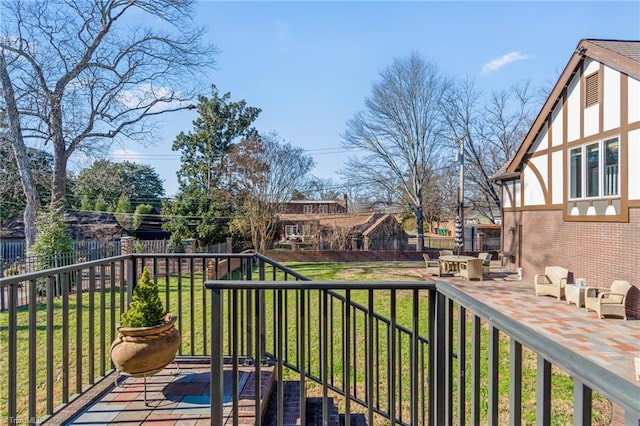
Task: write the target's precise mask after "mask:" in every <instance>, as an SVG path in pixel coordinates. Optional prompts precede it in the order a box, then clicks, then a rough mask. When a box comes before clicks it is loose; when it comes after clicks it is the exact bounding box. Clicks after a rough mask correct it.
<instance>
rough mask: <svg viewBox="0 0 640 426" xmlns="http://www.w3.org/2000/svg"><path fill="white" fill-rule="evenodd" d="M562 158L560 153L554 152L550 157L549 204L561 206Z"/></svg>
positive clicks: (562, 197)
mask: <svg viewBox="0 0 640 426" xmlns="http://www.w3.org/2000/svg"><path fill="white" fill-rule="evenodd" d="M563 166H564V156H563V155H562V151H556V152H554V153H553V154H552V156H551V202H552V203H553V204H562V203H563V202H564V175H563V173H562V171H563V170H564V167H563Z"/></svg>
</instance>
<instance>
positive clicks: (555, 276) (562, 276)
mask: <svg viewBox="0 0 640 426" xmlns="http://www.w3.org/2000/svg"><path fill="white" fill-rule="evenodd" d="M568 276H569V271H568V270H567V269H565V268H563V267H561V266H547V267H546V268H544V274H536V275H535V276H534V277H533V285H534V286H535V290H536V296H544V295H548V296H555V297H557V298H558V300H560V299H562V298H563V297H564V287H565V285H567V277H568Z"/></svg>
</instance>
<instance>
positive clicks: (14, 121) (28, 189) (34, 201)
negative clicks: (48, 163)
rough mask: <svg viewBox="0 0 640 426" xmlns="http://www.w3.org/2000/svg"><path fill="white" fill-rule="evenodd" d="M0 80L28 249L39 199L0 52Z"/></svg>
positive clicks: (32, 236)
mask: <svg viewBox="0 0 640 426" xmlns="http://www.w3.org/2000/svg"><path fill="white" fill-rule="evenodd" d="M0 82H1V83H2V95H3V97H4V100H5V104H6V108H7V118H8V120H9V134H10V136H11V137H10V139H9V143H10V144H11V147H12V149H13V154H14V156H15V158H16V163H17V166H18V173H19V175H20V182H21V183H22V190H23V192H24V195H25V199H26V203H27V205H26V207H25V209H24V214H23V220H24V238H25V242H26V245H27V250H28V249H29V248H31V246H33V244H34V243H35V241H36V233H37V229H36V215H37V214H38V210H39V209H40V200H39V199H38V193H37V190H36V186H35V184H34V182H33V176H32V175H31V168H30V167H29V156H28V154H27V147H26V146H25V144H24V139H23V137H22V127H20V115H19V113H18V106H17V104H16V99H15V94H14V92H13V86H12V84H11V77H10V76H9V72H8V71H7V63H6V62H5V59H4V55H2V54H0Z"/></svg>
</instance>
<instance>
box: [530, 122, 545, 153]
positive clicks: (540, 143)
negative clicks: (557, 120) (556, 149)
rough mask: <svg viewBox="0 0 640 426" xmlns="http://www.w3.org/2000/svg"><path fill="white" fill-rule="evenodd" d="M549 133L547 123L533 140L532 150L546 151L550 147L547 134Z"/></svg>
mask: <svg viewBox="0 0 640 426" xmlns="http://www.w3.org/2000/svg"><path fill="white" fill-rule="evenodd" d="M548 135H549V131H548V130H547V125H546V124H545V125H544V126H543V127H542V129H541V130H540V134H539V135H538V137H537V138H536V140H535V141H533V145H532V146H531V149H530V151H531V152H539V151H544V150H546V149H547V148H549V145H548V142H547V136H548Z"/></svg>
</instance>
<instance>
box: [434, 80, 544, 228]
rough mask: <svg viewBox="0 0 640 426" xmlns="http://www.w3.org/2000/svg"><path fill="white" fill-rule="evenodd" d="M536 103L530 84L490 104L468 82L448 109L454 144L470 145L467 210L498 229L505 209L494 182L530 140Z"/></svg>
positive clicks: (452, 94) (452, 95) (456, 89)
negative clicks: (477, 213) (472, 211)
mask: <svg viewBox="0 0 640 426" xmlns="http://www.w3.org/2000/svg"><path fill="white" fill-rule="evenodd" d="M535 99H536V98H535V97H534V96H533V95H532V93H531V89H530V85H529V82H528V81H525V82H521V83H519V84H516V85H513V86H512V87H510V88H509V89H508V90H503V91H500V92H494V93H492V95H491V96H490V98H489V100H488V101H484V100H483V98H482V92H481V91H480V90H478V89H477V88H476V85H475V82H474V81H473V80H472V79H465V80H462V81H458V82H457V83H455V84H454V86H453V88H452V90H451V91H449V92H448V93H447V95H446V97H445V101H444V102H443V103H442V108H443V112H444V117H445V121H446V123H447V132H448V139H449V140H451V141H455V140H458V139H460V140H462V141H463V142H462V143H464V157H465V161H466V166H465V180H466V182H467V183H468V189H469V191H468V192H467V194H468V196H467V197H466V198H467V200H466V201H465V204H466V205H470V206H471V207H472V208H473V210H475V211H477V212H479V213H480V214H482V215H484V216H485V217H487V218H488V219H489V220H491V221H492V222H494V223H495V220H496V215H497V214H499V212H500V211H501V207H502V206H501V198H500V192H499V188H498V187H497V186H496V185H495V184H494V183H493V182H492V181H491V177H492V176H493V175H494V174H495V173H496V172H497V171H498V170H499V169H500V167H502V166H503V165H504V164H505V163H506V162H507V161H508V160H509V159H511V158H512V157H513V155H515V152H516V150H517V149H518V147H519V145H520V143H521V142H522V140H523V139H524V137H525V136H526V132H527V131H528V130H529V128H530V126H531V122H532V119H533V118H534V117H533V108H534V107H535V104H536V101H535Z"/></svg>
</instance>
